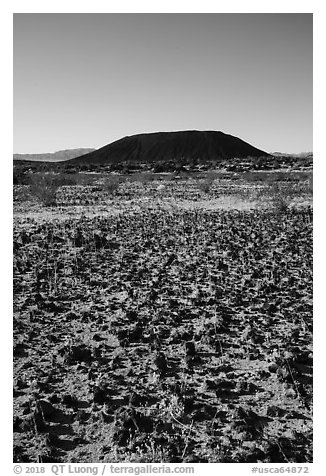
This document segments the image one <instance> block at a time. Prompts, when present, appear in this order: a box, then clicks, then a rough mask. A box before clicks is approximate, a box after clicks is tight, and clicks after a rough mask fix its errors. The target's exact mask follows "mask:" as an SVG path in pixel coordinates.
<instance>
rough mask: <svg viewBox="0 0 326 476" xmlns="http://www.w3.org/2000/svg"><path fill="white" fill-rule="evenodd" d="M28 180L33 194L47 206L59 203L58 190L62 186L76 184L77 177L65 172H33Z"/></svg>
mask: <svg viewBox="0 0 326 476" xmlns="http://www.w3.org/2000/svg"><path fill="white" fill-rule="evenodd" d="M28 181H29V186H30V192H31V194H32V195H34V196H35V197H37V198H38V199H39V200H40V201H41V202H42V203H43V205H45V206H46V207H51V206H56V205H57V191H58V189H59V188H60V187H62V186H64V185H75V184H76V179H74V178H73V177H72V176H67V174H64V173H60V174H51V173H37V174H31V175H29V179H28Z"/></svg>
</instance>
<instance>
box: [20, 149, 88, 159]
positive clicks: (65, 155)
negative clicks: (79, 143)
mask: <svg viewBox="0 0 326 476" xmlns="http://www.w3.org/2000/svg"><path fill="white" fill-rule="evenodd" d="M94 150H95V149H91V148H81V149H66V150H58V151H57V152H48V153H44V154H14V160H27V161H32V162H34V161H36V162H63V161H67V160H71V159H74V158H75V157H81V156H83V155H84V154H88V153H89V152H93V151H94Z"/></svg>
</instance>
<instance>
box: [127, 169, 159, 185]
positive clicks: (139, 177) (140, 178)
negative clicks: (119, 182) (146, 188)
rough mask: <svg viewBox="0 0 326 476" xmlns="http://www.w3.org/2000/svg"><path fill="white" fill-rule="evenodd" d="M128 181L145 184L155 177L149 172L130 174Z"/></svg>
mask: <svg viewBox="0 0 326 476" xmlns="http://www.w3.org/2000/svg"><path fill="white" fill-rule="evenodd" d="M128 180H129V181H130V182H139V183H142V184H145V183H149V182H152V181H153V180H155V175H154V174H153V173H151V172H139V173H135V174H132V175H131V176H130V177H128Z"/></svg>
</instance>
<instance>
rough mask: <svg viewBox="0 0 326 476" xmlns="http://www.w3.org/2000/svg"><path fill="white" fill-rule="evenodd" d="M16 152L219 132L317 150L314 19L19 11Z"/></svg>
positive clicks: (280, 147)
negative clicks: (135, 137)
mask: <svg viewBox="0 0 326 476" xmlns="http://www.w3.org/2000/svg"><path fill="white" fill-rule="evenodd" d="M13 44H14V57H13V63H14V97H13V104H14V110H13V115H14V147H13V149H14V153H42V152H54V151H57V150H63V149H72V148H80V147H94V148H99V147H102V146H104V145H106V144H108V143H110V142H113V141H115V140H118V139H120V138H121V137H125V136H128V135H133V134H139V133H144V132H157V131H178V130H192V129H196V130H220V131H223V132H224V133H227V134H231V135H234V136H237V137H240V138H241V139H242V140H244V141H246V142H249V143H250V144H252V145H254V146H255V147H258V148H259V149H262V150H265V151H266V152H275V151H279V152H286V153H295V152H307V151H312V150H313V144H312V134H313V129H312V127H313V15H312V14H310V13H304V14H299V13H288V14H286V13H280V14H275V13H265V14H258V13H256V14H251V13H241V14H236V13H230V14H222V13H208V14H205V13H179V14H178V13H168V14H165V13H146V14H141V13H130V14H129V13H122V14H114V13H100V14H95V13H94V14H88V13H84V14H82V13H80V14H78V13H71V14H69V13H62V14H56V13H45V14H41V13H37V14H34V13H27V14H23V13H15V14H14V43H13Z"/></svg>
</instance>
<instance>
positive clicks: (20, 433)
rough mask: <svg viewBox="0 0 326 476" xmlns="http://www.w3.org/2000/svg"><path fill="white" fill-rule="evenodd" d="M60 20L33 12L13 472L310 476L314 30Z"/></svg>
mask: <svg viewBox="0 0 326 476" xmlns="http://www.w3.org/2000/svg"><path fill="white" fill-rule="evenodd" d="M41 11H42V9H41V10H40V13H36V12H30V13H27V12H26V13H24V12H21V13H20V12H15V13H14V14H13V15H12V18H13V205H12V207H13V230H12V238H13V384H12V385H13V448H12V451H13V462H14V463H18V464H24V463H31V464H38V465H40V464H43V463H44V464H45V463H53V464H54V465H59V464H73V463H82V464H92V463H94V464H100V463H124V464H126V463H133V464H137V463H138V464H143V463H152V464H155V463H157V464H158V463H166V464H171V463H173V464H178V465H179V469H180V468H181V469H182V468H185V466H184V465H187V466H191V465H193V466H195V464H196V463H250V464H257V465H258V467H260V468H263V467H264V464H269V465H270V464H272V463H276V464H284V465H286V464H289V463H290V464H291V465H297V466H300V467H302V468H305V467H306V468H307V467H308V465H309V463H313V16H314V15H313V13H309V12H308V11H309V9H308V10H307V12H306V13H304V12H300V13H299V12H298V13H291V12H289V13H272V12H271V13H258V12H257V13H236V12H234V13H231V12H230V13H217V12H215V13H214V12H211V13H208V12H206V13H199V12H198V13H190V12H188V13H187V12H179V13H174V12H171V13H164V12H162V13H155V12H153V13H150V10H149V12H148V13H144V12H142V13H141V12H139V13H132V12H130V13H128V12H124V13H122V12H121V13H118V12H117V13H113V12H112V13H105V12H103V13H100V12H98V13H95V12H94V13H81V12H80V13H77V12H71V13H65V12H62V13H60V12H58V13H56V12H52V13H46V12H44V13H42V12H41ZM10 165H11V158H10ZM259 465H260V466H259ZM19 467H20V466H19ZM53 467H59V466H52V468H53ZM84 472H87V471H86V470H85V471H84ZM179 472H185V471H181V470H180V471H179ZM292 472H294V471H292ZM303 472H304V471H303V470H302V473H303ZM49 474H50V473H49ZM57 474H61V473H57ZM92 474H97V473H96V472H94V473H92ZM102 474H103V473H102ZM221 474H222V473H221ZM243 474H245V473H243ZM248 474H250V470H249V469H248Z"/></svg>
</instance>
